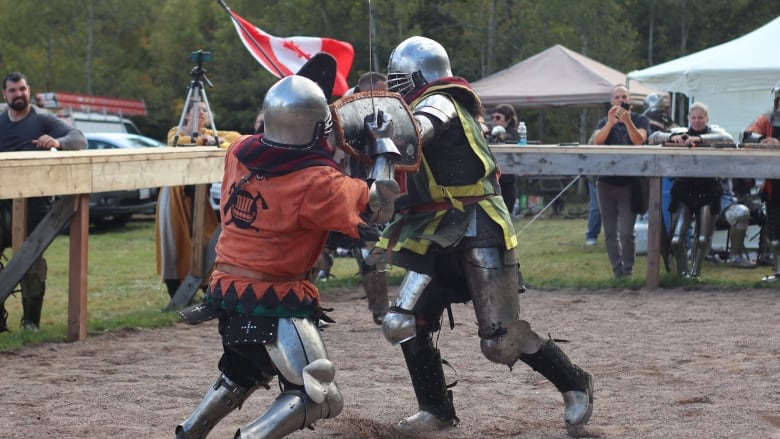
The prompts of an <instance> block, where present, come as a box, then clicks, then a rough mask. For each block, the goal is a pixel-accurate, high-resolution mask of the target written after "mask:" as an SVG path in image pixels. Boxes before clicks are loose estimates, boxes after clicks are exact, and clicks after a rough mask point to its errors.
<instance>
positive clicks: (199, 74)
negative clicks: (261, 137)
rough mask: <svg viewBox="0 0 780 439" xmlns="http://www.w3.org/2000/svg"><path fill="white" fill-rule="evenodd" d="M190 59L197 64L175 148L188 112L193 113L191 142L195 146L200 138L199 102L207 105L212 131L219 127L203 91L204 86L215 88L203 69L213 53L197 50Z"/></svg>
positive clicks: (193, 72) (175, 138) (191, 118)
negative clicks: (197, 122) (198, 126)
mask: <svg viewBox="0 0 780 439" xmlns="http://www.w3.org/2000/svg"><path fill="white" fill-rule="evenodd" d="M190 59H191V60H192V62H194V63H195V67H193V68H192V70H191V71H190V76H192V80H191V81H190V86H189V89H188V90H187V99H186V100H185V101H184V108H183V109H182V112H181V118H180V119H179V126H178V128H177V129H176V135H175V136H174V137H173V146H177V145H178V143H179V133H181V132H183V131H182V129H183V128H184V120H185V119H186V117H185V116H186V115H187V111H188V110H189V111H190V112H191V115H190V118H189V119H190V124H191V126H190V127H189V128H190V129H192V131H191V134H190V140H191V141H192V143H193V144H194V143H195V141H196V139H197V138H198V135H199V133H198V129H197V126H196V125H195V124H196V121H197V120H198V111H200V110H199V109H198V106H197V103H198V102H204V103H205V104H206V113H207V114H208V121H209V123H210V125H211V130H212V131H213V132H214V133H216V132H217V127H216V126H214V117H213V115H212V113H211V107H210V106H209V100H208V98H207V97H206V90H204V89H203V85H204V84H205V85H207V86H209V87H213V86H214V85H213V84H212V83H211V81H209V78H207V77H206V69H204V68H203V64H204V63H207V62H210V61H211V52H206V51H203V50H196V51H194V52H192V55H190ZM190 104H192V105H190ZM214 137H215V140H216V134H214Z"/></svg>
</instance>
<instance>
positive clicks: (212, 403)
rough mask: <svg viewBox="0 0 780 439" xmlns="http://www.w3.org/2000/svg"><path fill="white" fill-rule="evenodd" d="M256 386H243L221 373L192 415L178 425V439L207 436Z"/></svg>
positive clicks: (198, 438)
mask: <svg viewBox="0 0 780 439" xmlns="http://www.w3.org/2000/svg"><path fill="white" fill-rule="evenodd" d="M256 388H257V387H253V388H246V387H242V386H240V385H238V384H237V383H235V382H233V381H231V380H230V378H228V377H226V376H225V375H224V374H222V375H220V376H219V378H217V380H216V381H215V382H214V384H213V385H212V386H211V387H210V388H209V391H208V392H207V393H206V395H205V396H203V400H202V401H201V402H200V404H199V405H198V407H197V408H196V409H195V411H194V412H192V414H191V415H190V417H189V418H187V419H186V420H185V421H184V422H183V423H182V424H181V425H179V426H177V427H176V439H203V438H205V437H206V436H207V435H208V434H209V432H210V431H211V429H213V428H214V426H215V425H217V423H218V422H219V421H220V420H222V418H224V417H225V416H227V415H228V414H229V413H230V412H232V411H233V410H235V409H236V408H240V407H241V404H243V402H244V401H245V400H246V398H247V397H249V395H250V394H252V392H253V391H254V390H255V389H256Z"/></svg>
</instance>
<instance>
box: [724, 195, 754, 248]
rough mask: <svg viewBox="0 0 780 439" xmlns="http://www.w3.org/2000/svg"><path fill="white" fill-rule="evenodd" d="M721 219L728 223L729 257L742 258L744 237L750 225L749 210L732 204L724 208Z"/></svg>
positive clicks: (740, 205)
mask: <svg viewBox="0 0 780 439" xmlns="http://www.w3.org/2000/svg"><path fill="white" fill-rule="evenodd" d="M723 217H724V218H725V219H726V222H728V223H729V241H730V242H731V250H730V252H731V256H732V257H738V256H742V255H743V254H744V253H745V235H746V234H747V229H748V225H749V224H750V209H748V207H747V206H745V205H744V204H739V203H734V204H732V205H731V206H729V207H727V208H726V210H725V211H724V212H723Z"/></svg>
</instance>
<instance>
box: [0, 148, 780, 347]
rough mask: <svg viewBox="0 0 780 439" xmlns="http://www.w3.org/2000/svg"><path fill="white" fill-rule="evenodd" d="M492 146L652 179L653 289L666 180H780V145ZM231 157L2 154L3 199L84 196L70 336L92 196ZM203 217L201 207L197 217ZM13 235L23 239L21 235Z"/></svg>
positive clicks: (581, 170) (211, 174) (192, 175)
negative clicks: (678, 178) (680, 178)
mask: <svg viewBox="0 0 780 439" xmlns="http://www.w3.org/2000/svg"><path fill="white" fill-rule="evenodd" d="M491 150H492V151H493V152H494V154H495V156H496V159H497V161H498V163H499V165H500V166H501V169H502V172H505V173H507V174H519V175H524V176H560V175H572V176H573V175H636V176H643V177H650V211H649V218H650V220H649V222H648V256H647V286H648V287H650V288H657V287H658V276H659V267H660V264H659V256H660V255H659V248H660V230H661V229H660V217H661V215H660V208H661V207H660V206H661V183H660V178H661V177H682V176H685V177H756V178H780V150H775V149H759V148H756V149H727V148H695V149H688V148H668V147H661V146H585V145H583V146H557V145H533V146H530V145H529V146H524V147H518V146H516V145H491ZM224 155H225V150H222V149H219V148H216V147H197V148H187V147H177V148H172V147H161V148H146V149H133V150H85V151H35V152H19V153H17V152H14V153H2V154H0V199H23V198H28V197H38V196H50V195H77V199H76V207H75V213H74V214H73V215H74V216H73V218H72V220H71V235H70V269H69V283H68V285H69V287H68V288H69V296H68V297H69V306H68V314H69V315H68V340H71V341H74V340H80V339H83V338H85V337H86V302H87V248H88V245H87V240H88V218H89V212H88V209H89V197H88V194H90V193H92V192H103V191H111V190H127V189H138V188H145V187H162V186H179V185H187V184H196V185H205V184H208V183H211V182H214V181H220V180H221V179H222V172H223V161H224ZM15 204H22V203H18V202H15ZM198 204H199V207H198V208H200V209H203V208H207V207H206V206H203V204H205V203H198ZM15 210H17V209H15ZM16 215H17V214H16V213H15V216H16ZM21 215H22V217H23V212H22V213H21ZM199 216H200V215H199V213H198V212H196V214H195V217H196V218H197V217H199ZM15 220H16V218H15ZM74 222H75V224H74ZM16 223H17V224H19V223H20V221H18V220H16ZM21 223H23V222H21ZM14 233H16V234H21V236H24V231H23V228H20V229H14ZM201 235H202V234H201ZM207 238H208V237H203V236H200V237H199V240H200V242H194V243H193V246H196V247H195V248H203V246H204V242H203V241H202V240H203V239H207ZM14 240H15V241H14V242H17V243H20V242H21V238H20V237H19V236H15V237H14ZM207 250H208V249H207ZM200 266H201V265H200V264H199V267H200ZM195 271H198V269H197V268H196V269H195ZM0 286H1V285H0Z"/></svg>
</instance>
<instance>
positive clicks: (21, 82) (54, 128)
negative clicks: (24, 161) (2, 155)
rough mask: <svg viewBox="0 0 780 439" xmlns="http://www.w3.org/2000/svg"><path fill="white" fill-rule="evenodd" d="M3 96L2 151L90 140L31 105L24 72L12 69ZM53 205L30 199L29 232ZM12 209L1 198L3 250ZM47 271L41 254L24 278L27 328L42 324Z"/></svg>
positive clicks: (67, 146)
mask: <svg viewBox="0 0 780 439" xmlns="http://www.w3.org/2000/svg"><path fill="white" fill-rule="evenodd" d="M3 98H5V101H6V102H7V103H8V109H7V110H6V111H4V112H2V113H0V152H10V151H40V150H46V151H48V150H50V149H52V148H56V149H58V150H77V149H84V148H86V146H87V139H86V138H85V137H84V134H82V133H81V131H79V130H77V129H74V128H72V127H70V126H68V125H67V124H66V123H65V122H63V121H62V120H61V119H59V118H57V117H56V116H54V115H52V114H49V113H43V112H40V111H39V110H38V109H36V108H35V107H33V106H32V105H31V104H30V87H29V85H28V84H27V76H25V75H24V74H23V73H19V72H12V73H9V74H7V75H6V76H5V78H3ZM50 207H51V205H50V201H49V198H28V199H27V233H28V235H29V234H30V233H31V232H32V231H33V229H35V226H37V225H38V223H39V222H40V221H41V220H42V219H43V217H44V216H46V213H47V212H48V210H49V208H50ZM11 210H12V203H11V200H0V251H2V250H4V249H5V248H7V247H10V246H11V242H10V237H11ZM46 272H47V267H46V260H45V259H44V258H43V256H41V257H40V258H38V259H37V260H35V262H34V263H33V265H32V266H31V267H30V271H28V272H27V273H26V274H25V275H24V277H22V280H21V282H20V285H21V288H22V328H23V329H27V330H32V331H37V330H38V328H39V327H40V325H41V310H42V309H43V296H44V294H45V293H46ZM7 316H8V314H7V312H6V310H5V307H4V306H3V304H0V332H3V331H7V330H8V323H7V321H6V319H7Z"/></svg>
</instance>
